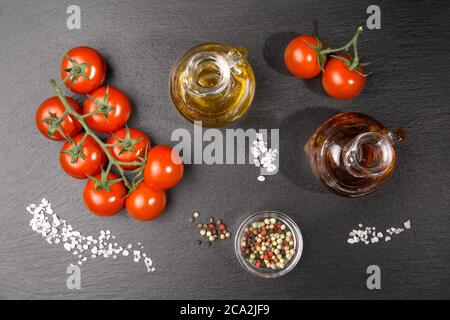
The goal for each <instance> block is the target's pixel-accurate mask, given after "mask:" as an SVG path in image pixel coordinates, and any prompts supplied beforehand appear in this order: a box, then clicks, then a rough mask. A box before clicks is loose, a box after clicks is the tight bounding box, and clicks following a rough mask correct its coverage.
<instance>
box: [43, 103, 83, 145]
mask: <svg viewBox="0 0 450 320" xmlns="http://www.w3.org/2000/svg"><path fill="white" fill-rule="evenodd" d="M66 99H67V102H68V103H69V104H70V106H71V107H72V108H73V109H74V110H75V111H76V112H78V113H80V112H81V107H80V105H79V104H78V103H77V102H76V101H75V100H73V99H72V98H69V97H66ZM64 111H66V108H65V107H64V105H63V104H62V102H61V100H59V98H58V97H51V98H48V99H47V100H45V101H44V102H42V103H41V105H40V106H39V108H38V109H37V111H36V125H37V127H38V129H39V131H40V132H41V133H42V134H43V135H44V136H45V137H47V138H49V139H52V140H64V137H63V136H62V135H61V134H60V133H59V132H58V131H54V132H53V135H50V134H49V132H48V130H49V128H50V127H51V123H52V122H53V123H54V122H55V121H56V120H57V119H59V118H61V116H62V114H63V113H64ZM59 125H60V127H61V129H62V131H63V132H64V134H65V135H67V136H74V135H76V134H77V133H78V132H80V131H81V128H82V127H81V124H80V123H79V122H78V120H77V119H75V118H74V117H73V116H71V115H66V116H65V117H64V120H63V121H62V122H61V123H60V124H59Z"/></svg>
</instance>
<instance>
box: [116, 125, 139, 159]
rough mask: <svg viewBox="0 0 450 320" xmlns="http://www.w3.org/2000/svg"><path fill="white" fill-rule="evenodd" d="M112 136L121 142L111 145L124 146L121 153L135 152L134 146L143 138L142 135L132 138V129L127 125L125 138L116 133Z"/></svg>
mask: <svg viewBox="0 0 450 320" xmlns="http://www.w3.org/2000/svg"><path fill="white" fill-rule="evenodd" d="M112 136H113V137H114V138H115V139H116V140H117V141H119V142H117V143H113V144H111V145H110V146H119V147H122V148H121V149H120V151H119V155H121V154H124V153H125V152H127V151H130V152H134V146H135V145H136V144H137V143H139V142H140V141H142V139H143V138H142V137H139V138H137V139H131V135H130V129H129V128H128V126H125V138H123V139H122V138H119V137H118V136H116V135H115V134H112Z"/></svg>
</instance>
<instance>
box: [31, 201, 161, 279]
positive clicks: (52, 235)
mask: <svg viewBox="0 0 450 320" xmlns="http://www.w3.org/2000/svg"><path fill="white" fill-rule="evenodd" d="M27 211H28V212H29V213H30V214H31V215H32V218H31V220H30V223H29V225H30V227H31V229H33V231H34V232H37V233H39V234H41V235H42V237H44V239H45V240H46V241H47V242H48V243H50V244H61V245H63V247H64V249H66V250H67V251H69V252H71V253H72V254H73V255H74V256H77V258H78V265H80V266H81V265H82V264H83V263H84V262H86V261H87V260H88V259H95V258H97V257H103V258H109V257H112V258H113V259H116V258H117V257H118V256H120V255H122V256H123V257H128V256H129V255H130V252H131V250H132V249H133V245H132V244H131V243H129V244H127V245H126V246H125V247H122V246H119V243H117V242H116V241H115V239H116V236H114V235H113V234H111V231H110V230H106V231H104V230H101V231H100V235H99V236H97V237H94V236H91V235H88V236H84V235H82V234H81V233H80V232H79V231H76V230H73V228H72V226H71V225H70V224H67V222H66V221H65V220H63V219H60V218H59V217H58V216H57V215H56V214H55V213H53V209H52V204H51V203H50V202H48V201H47V199H45V198H44V199H42V201H41V203H39V204H38V205H36V204H30V205H29V206H28V207H27ZM135 247H137V248H136V249H134V250H133V251H132V256H133V260H134V262H139V261H141V259H142V258H143V261H144V264H145V266H146V268H147V272H153V271H155V268H154V267H153V262H152V259H150V257H148V256H147V254H146V253H144V252H141V250H142V249H144V246H143V245H142V244H141V243H140V242H138V243H137V245H136V246H135Z"/></svg>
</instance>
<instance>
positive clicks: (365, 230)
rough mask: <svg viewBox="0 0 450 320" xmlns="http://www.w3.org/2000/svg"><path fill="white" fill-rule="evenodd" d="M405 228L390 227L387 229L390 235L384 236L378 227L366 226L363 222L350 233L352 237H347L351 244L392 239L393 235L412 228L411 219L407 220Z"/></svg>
mask: <svg viewBox="0 0 450 320" xmlns="http://www.w3.org/2000/svg"><path fill="white" fill-rule="evenodd" d="M403 226H404V229H403V228H401V227H400V228H395V227H390V228H388V229H386V233H387V234H388V235H386V236H384V234H383V233H382V232H377V231H376V227H364V226H363V224H362V223H360V224H358V227H359V228H360V229H359V230H357V229H354V230H352V231H351V232H350V233H349V236H350V238H348V239H347V242H348V243H349V244H356V243H358V242H362V243H364V244H366V245H368V244H369V243H372V244H374V243H377V242H379V241H380V239H383V238H384V241H385V242H387V241H391V239H392V236H393V235H398V234H400V233H402V232H404V231H405V229H406V230H409V229H411V221H409V220H408V221H406V222H405V223H404V224H403Z"/></svg>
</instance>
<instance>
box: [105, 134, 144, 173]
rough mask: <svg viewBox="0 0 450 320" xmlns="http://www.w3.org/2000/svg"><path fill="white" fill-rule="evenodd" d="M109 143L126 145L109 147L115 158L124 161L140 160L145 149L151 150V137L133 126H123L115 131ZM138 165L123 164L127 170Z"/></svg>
mask: <svg viewBox="0 0 450 320" xmlns="http://www.w3.org/2000/svg"><path fill="white" fill-rule="evenodd" d="M127 130H128V131H127ZM127 132H128V133H127ZM107 143H108V144H117V143H124V144H125V146H122V145H120V146H111V147H108V150H109V152H110V153H111V155H112V156H113V157H114V158H115V159H117V160H119V161H122V162H134V161H139V158H140V157H143V156H144V152H145V149H146V148H147V149H148V150H150V139H149V138H148V136H147V135H146V134H145V133H144V132H142V131H140V130H138V129H133V128H128V129H127V128H122V129H119V130H117V131H115V132H114V133H113V134H112V135H111V136H109V138H108V141H107ZM147 146H148V147H147ZM137 167H138V166H133V165H122V168H123V169H125V170H133V169H136V168H137Z"/></svg>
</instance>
